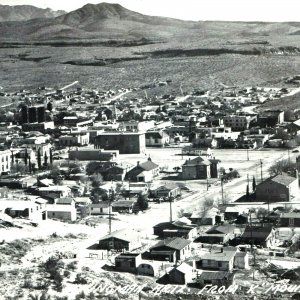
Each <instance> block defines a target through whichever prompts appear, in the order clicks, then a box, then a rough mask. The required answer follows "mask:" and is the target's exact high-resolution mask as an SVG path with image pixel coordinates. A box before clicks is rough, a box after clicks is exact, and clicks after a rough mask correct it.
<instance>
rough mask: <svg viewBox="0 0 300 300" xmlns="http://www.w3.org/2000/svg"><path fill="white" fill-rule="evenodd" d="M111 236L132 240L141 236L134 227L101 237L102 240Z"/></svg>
mask: <svg viewBox="0 0 300 300" xmlns="http://www.w3.org/2000/svg"><path fill="white" fill-rule="evenodd" d="M110 238H117V239H119V240H123V241H127V242H131V241H137V240H138V239H139V238H140V235H139V233H138V232H137V231H135V230H132V229H120V230H116V231H114V232H112V233H110V234H107V235H105V236H104V237H102V238H101V239H100V241H103V240H107V239H110Z"/></svg>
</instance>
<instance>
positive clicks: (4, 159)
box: [0, 150, 11, 174]
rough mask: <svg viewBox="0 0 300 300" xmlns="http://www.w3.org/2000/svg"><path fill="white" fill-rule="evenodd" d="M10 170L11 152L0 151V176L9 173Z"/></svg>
mask: <svg viewBox="0 0 300 300" xmlns="http://www.w3.org/2000/svg"><path fill="white" fill-rule="evenodd" d="M10 169H11V151H10V150H2V151H0V172H1V174H5V173H9V172H10Z"/></svg>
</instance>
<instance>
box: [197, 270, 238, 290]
mask: <svg viewBox="0 0 300 300" xmlns="http://www.w3.org/2000/svg"><path fill="white" fill-rule="evenodd" d="M234 277H235V275H234V273H230V272H227V271H204V272H202V273H201V274H200V275H199V276H198V277H197V283H198V284H199V285H200V286H205V285H212V286H220V287H221V286H225V287H228V286H230V285H232V284H233V282H234Z"/></svg>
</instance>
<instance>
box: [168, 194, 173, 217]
mask: <svg viewBox="0 0 300 300" xmlns="http://www.w3.org/2000/svg"><path fill="white" fill-rule="evenodd" d="M169 202H170V223H172V221H173V218H172V197H169Z"/></svg>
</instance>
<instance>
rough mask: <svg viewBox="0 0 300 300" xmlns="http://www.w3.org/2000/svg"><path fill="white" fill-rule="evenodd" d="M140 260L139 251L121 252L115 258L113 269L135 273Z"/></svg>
mask: <svg viewBox="0 0 300 300" xmlns="http://www.w3.org/2000/svg"><path fill="white" fill-rule="evenodd" d="M141 262H142V257H141V254H140V253H121V254H119V255H118V256H116V258H115V269H116V271H122V272H129V273H136V272H137V267H138V266H139V265H140V264H141Z"/></svg>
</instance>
